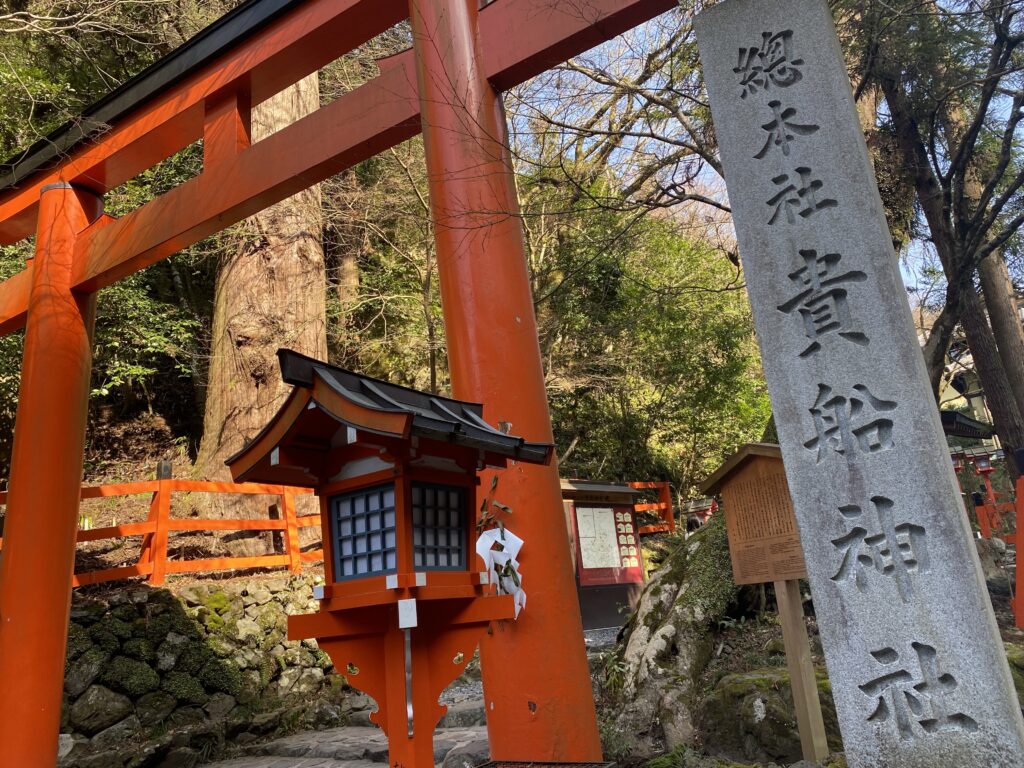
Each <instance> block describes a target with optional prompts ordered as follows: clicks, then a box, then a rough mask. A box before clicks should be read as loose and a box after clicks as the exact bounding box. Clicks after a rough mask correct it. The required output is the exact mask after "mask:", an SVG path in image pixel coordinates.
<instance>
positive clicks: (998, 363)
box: [960, 286, 1024, 470]
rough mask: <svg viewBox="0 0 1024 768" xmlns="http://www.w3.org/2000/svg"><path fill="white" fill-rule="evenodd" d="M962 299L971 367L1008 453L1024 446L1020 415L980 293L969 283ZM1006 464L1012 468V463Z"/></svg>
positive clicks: (1022, 424)
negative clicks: (972, 359) (983, 392)
mask: <svg viewBox="0 0 1024 768" xmlns="http://www.w3.org/2000/svg"><path fill="white" fill-rule="evenodd" d="M962 299H963V301H962V308H963V314H962V315H961V319H960V322H961V324H962V325H963V329H964V335H965V336H966V337H967V345H968V346H969V347H970V349H971V357H973V358H974V367H975V369H976V370H977V372H978V376H979V377H980V378H981V386H982V389H984V391H985V402H986V403H988V408H989V411H991V413H992V421H993V422H994V424H995V428H996V432H998V433H999V436H1000V437H1001V438H1002V440H1003V447H1004V448H1005V449H1006V450H1007V451H1008V452H1009V453H1011V455H1012V452H1013V451H1014V450H1015V449H1017V448H1021V447H1024V416H1022V415H1021V410H1020V408H1018V407H1017V400H1016V398H1015V397H1014V395H1013V389H1012V388H1011V386H1010V377H1009V376H1008V375H1007V371H1006V370H1004V368H1003V363H1002V360H1001V359H1000V356H999V349H998V347H997V346H996V339H995V336H994V334H993V333H992V329H991V328H990V327H989V325H988V319H987V318H986V317H985V310H984V307H983V305H982V301H981V297H980V296H979V295H978V292H977V291H976V290H975V289H974V286H970V287H968V288H967V289H966V290H964V292H963V295H962ZM1008 466H1009V467H1010V468H1011V470H1012V469H1013V466H1012V464H1008Z"/></svg>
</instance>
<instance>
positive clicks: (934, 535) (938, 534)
mask: <svg viewBox="0 0 1024 768" xmlns="http://www.w3.org/2000/svg"><path fill="white" fill-rule="evenodd" d="M696 26H697V35H698V44H699V47H700V53H701V60H702V62H703V66H704V74H705V80H706V83H707V88H708V94H709V98H710V101H711V108H712V114H713V116H714V119H715V128H716V133H717V136H718V140H719V144H720V146H721V153H722V163H723V166H724V168H725V174H726V182H727V186H728V190H729V200H730V203H731V206H732V211H733V218H734V222H735V227H736V233H737V238H738V241H739V248H740V255H741V257H742V259H743V266H744V271H745V277H746V282H747V290H748V293H749V295H750V301H751V305H752V308H753V313H754V320H755V324H756V327H757V332H758V337H759V342H760V345H761V352H762V357H763V362H764V369H765V374H766V377H767V381H768V388H769V392H770V394H771V399H772V407H773V409H774V413H775V418H776V425H777V427H778V432H779V438H780V443H781V446H782V452H783V456H784V457H785V465H786V474H787V478H788V481H789V488H790V491H791V492H792V497H793V502H794V505H795V509H796V514H797V521H798V524H799V529H800V538H801V541H802V544H803V549H804V558H805V561H806V564H807V570H808V577H809V579H810V581H811V588H812V592H813V595H814V604H815V609H816V611H817V615H818V623H819V627H820V631H821V636H822V644H823V646H824V650H825V657H826V661H827V662H828V669H829V675H830V678H831V682H832V691H833V694H834V697H835V701H836V708H837V710H838V714H839V722H840V727H841V729H842V733H843V740H844V743H845V747H846V755H847V760H848V762H849V765H850V766H851V768H936V767H937V766H956V767H957V768H1004V767H1011V766H1015V767H1021V766H1024V721H1022V719H1021V712H1020V705H1019V704H1018V702H1017V698H1016V695H1015V693H1014V688H1013V683H1012V680H1011V678H1010V673H1009V668H1008V666H1007V663H1006V658H1005V654H1004V652H1003V647H1002V642H1001V640H1000V637H999V632H998V628H997V626H996V623H995V617H994V615H993V613H992V608H991V604H990V602H989V596H988V592H987V591H986V588H985V582H984V581H983V579H982V577H981V573H980V569H979V566H978V561H977V555H976V553H975V551H974V543H973V541H972V538H971V534H970V530H969V527H968V522H967V517H966V515H965V514H964V510H963V505H962V502H961V500H960V495H959V491H958V489H957V485H956V480H955V477H954V475H953V469H952V466H951V463H950V461H949V455H948V449H947V448H946V442H945V439H944V438H943V434H942V429H941V426H940V423H939V417H938V412H937V410H936V408H935V403H934V399H933V398H932V394H931V391H930V388H929V386H928V380H927V377H926V373H925V367H924V359H923V356H922V354H921V349H920V346H919V344H918V340H917V336H916V334H915V332H914V329H913V324H912V321H911V315H910V309H909V305H908V303H907V296H906V291H905V289H904V286H903V283H902V280H901V278H900V275H899V271H898V267H897V261H896V256H895V254H894V253H893V249H892V241H891V238H890V236H889V232H888V229H887V227H886V222H885V217H884V213H883V209H882V204H881V200H880V198H879V196H878V190H877V187H876V185H875V179H874V174H873V171H872V168H871V164H870V160H869V158H868V154H867V148H866V146H865V144H864V138H863V136H862V134H861V129H860V124H859V122H858V120H857V116H856V111H855V108H854V104H853V97H852V93H851V90H850V83H849V80H848V77H847V74H846V69H845V65H844V63H843V59H842V54H841V51H840V48H839V43H838V40H837V38H836V35H835V28H834V26H833V23H832V17H831V15H830V14H829V11H828V7H827V5H826V3H825V2H824V1H823V0H773V2H764V0H725V1H724V2H722V3H720V4H718V5H716V6H714V7H712V8H710V9H709V10H707V11H705V12H703V13H702V14H701V15H700V16H699V17H698V18H697V20H696Z"/></svg>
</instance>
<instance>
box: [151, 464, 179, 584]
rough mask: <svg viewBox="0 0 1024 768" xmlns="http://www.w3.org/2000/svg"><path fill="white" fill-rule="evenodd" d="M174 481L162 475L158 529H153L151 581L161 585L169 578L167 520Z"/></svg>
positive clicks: (158, 507)
mask: <svg viewBox="0 0 1024 768" xmlns="http://www.w3.org/2000/svg"><path fill="white" fill-rule="evenodd" d="M173 490H174V481H173V480H172V479H170V478H169V477H161V478H160V485H159V486H158V487H157V491H156V530H155V531H153V546H152V548H151V550H150V557H151V558H152V560H153V573H152V574H151V575H150V577H149V583H150V584H152V585H153V586H160V585H161V584H163V583H164V581H166V580H167V522H168V521H169V520H170V517H171V492H172V491H173Z"/></svg>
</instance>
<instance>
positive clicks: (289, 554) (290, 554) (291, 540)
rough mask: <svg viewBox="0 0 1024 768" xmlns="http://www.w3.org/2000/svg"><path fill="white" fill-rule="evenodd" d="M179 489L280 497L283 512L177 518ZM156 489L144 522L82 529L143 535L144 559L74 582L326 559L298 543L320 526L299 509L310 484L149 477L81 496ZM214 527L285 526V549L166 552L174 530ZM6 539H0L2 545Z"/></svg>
mask: <svg viewBox="0 0 1024 768" xmlns="http://www.w3.org/2000/svg"><path fill="white" fill-rule="evenodd" d="M178 491H182V492H200V493H238V494H246V495H270V496H277V497H279V499H280V505H279V507H278V509H279V510H280V514H281V517H280V519H277V520H271V519H254V520H249V519H216V520H202V519H196V518H188V519H178V520H176V519H174V518H173V517H171V496H172V495H173V494H174V493H175V492H178ZM146 493H151V494H153V497H152V500H151V501H150V504H149V516H148V518H147V520H146V521H145V522H142V523H126V524H124V525H112V526H107V527H105V528H94V529H91V530H80V531H78V541H79V542H80V543H81V542H85V541H102V540H104V539H119V538H124V537H126V536H142V537H143V539H142V547H141V551H140V553H139V560H138V562H137V563H136V564H135V565H127V566H122V567H120V568H105V569H103V570H98V571H87V572H84V573H75V576H74V579H73V580H72V585H73V586H76V587H80V586H85V585H87V584H100V583H102V582H105V581H116V580H118V579H127V578H131V577H133V576H147V577H149V583H150V584H154V585H159V584H163V583H164V581H165V580H166V577H167V574H170V573H197V572H199V571H223V570H231V569H236V568H276V567H287V568H288V569H289V570H290V571H291V572H292V573H299V572H301V571H302V565H303V563H313V562H318V561H321V560H323V557H324V554H323V549H316V550H312V551H310V552H302V551H301V549H300V546H299V529H300V528H309V527H314V526H315V527H317V528H319V527H320V515H319V514H316V515H303V516H302V517H299V516H297V515H296V514H295V497H296V496H300V495H303V494H307V493H311V491H310V490H308V489H306V488H292V487H288V486H282V485H262V484H259V483H217V482H204V481H197V480H173V479H162V480H148V481H145V482H140V483H119V484H116V485H100V486H92V487H86V488H82V499H83V500H84V499H99V498H106V497H111V496H133V495H137V494H146ZM6 503H7V493H6V492H2V493H0V504H6ZM214 531H282V532H283V539H284V550H285V551H284V554H274V555H258V556H253V557H217V558H206V559H200V560H171V559H169V558H168V556H167V542H168V538H169V534H171V533H175V532H207V533H210V532H214ZM2 543H3V539H0V545H2Z"/></svg>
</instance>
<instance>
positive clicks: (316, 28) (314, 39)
mask: <svg viewBox="0 0 1024 768" xmlns="http://www.w3.org/2000/svg"><path fill="white" fill-rule="evenodd" d="M407 15H408V9H407V7H406V3H405V2H404V0H308V2H306V3H303V4H302V6H301V7H300V8H298V9H296V10H295V11H292V12H290V13H288V14H285V15H284V16H282V17H281V18H279V19H277V20H275V21H274V22H273V23H271V24H269V25H268V26H267V27H266V28H265V29H263V30H262V31H261V32H259V33H258V34H256V35H253V36H252V37H250V38H248V39H246V40H244V41H242V42H241V43H240V44H239V45H238V46H237V47H236V48H234V49H233V50H232V51H231V52H230V53H228V54H226V55H224V56H222V57H220V58H219V59H217V60H216V61H215V62H213V63H212V64H210V65H209V66H207V67H205V68H203V69H202V70H200V71H198V72H196V73H195V74H192V75H190V76H187V77H186V78H185V79H184V80H183V81H182V82H181V83H179V84H178V85H176V86H174V87H173V88H169V89H168V90H167V92H166V93H165V94H163V95H161V96H160V97H159V98H157V99H154V100H152V101H150V102H147V103H144V104H142V105H141V106H140V107H139V110H138V112H137V113H135V114H133V115H132V116H131V118H130V119H128V120H125V121H123V122H121V123H120V124H118V125H115V126H112V127H111V129H110V130H109V131H107V132H106V133H103V134H102V135H100V136H99V137H97V138H96V139H94V140H93V141H91V142H89V143H87V144H84V145H82V146H80V147H78V148H76V149H75V150H73V151H72V152H71V153H70V154H69V156H68V159H67V160H66V161H64V162H63V163H61V164H60V166H58V167H56V168H54V169H53V170H51V171H49V172H47V173H41V174H38V175H37V176H35V177H33V178H30V179H28V180H26V182H25V183H24V184H19V185H18V187H17V188H16V189H13V190H4V192H2V193H0V245H6V244H10V243H15V242H17V241H18V240H21V239H22V238H25V237H28V236H29V235H31V234H32V233H33V232H34V231H35V219H36V213H35V211H36V206H37V204H38V202H39V189H40V187H42V186H44V185H46V184H51V183H54V182H57V181H66V182H70V183H72V184H76V185H79V186H84V187H88V188H89V189H92V190H93V191H95V192H98V193H104V192H108V191H110V190H111V189H114V188H115V187H118V186H120V185H121V184H123V183H124V182H126V181H128V180H129V179H131V178H133V177H135V176H137V175H138V174H139V173H141V172H142V171H144V170H146V169H147V168H149V167H151V166H152V165H154V164H156V163H158V162H160V161H161V160H163V159H165V158H167V157H170V156H171V155H173V154H174V153H175V152H177V151H179V150H181V149H183V148H184V147H187V146H188V145H189V144H191V143H192V142H193V141H195V140H197V139H199V138H200V137H201V136H202V134H203V117H204V111H205V109H204V104H205V101H206V99H207V98H210V97H214V96H216V95H218V94H220V93H223V92H225V91H229V90H239V89H243V90H247V91H248V92H249V93H251V99H252V104H254V105H255V104H259V103H261V102H262V101H265V100H266V99H268V98H270V97H271V96H273V95H274V94H275V93H278V92H279V91H281V90H283V89H285V88H287V87H288V86H289V85H291V84H293V83H295V82H298V81H299V80H301V79H302V78H303V77H305V76H306V75H308V74H310V73H311V72H315V71H316V70H317V69H319V68H320V67H323V66H324V65H326V64H328V63H330V62H331V61H334V60H335V59H337V58H338V57H339V56H341V55H343V54H345V53H347V52H348V51H351V50H352V49H353V48H355V47H356V46H358V45H361V44H362V43H364V42H366V41H367V40H369V39H370V38H372V37H374V36H375V35H378V34H380V33H381V32H384V31H385V30H387V29H388V28H390V27H392V26H394V25H395V24H397V23H398V22H399V21H401V20H402V19H403V18H405V17H406V16H407Z"/></svg>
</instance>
